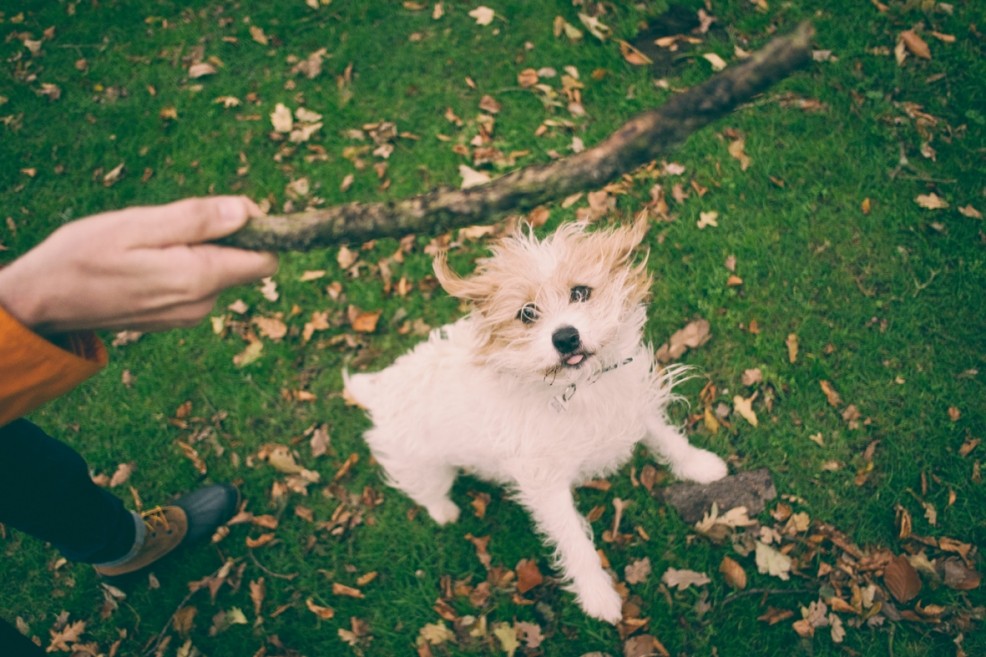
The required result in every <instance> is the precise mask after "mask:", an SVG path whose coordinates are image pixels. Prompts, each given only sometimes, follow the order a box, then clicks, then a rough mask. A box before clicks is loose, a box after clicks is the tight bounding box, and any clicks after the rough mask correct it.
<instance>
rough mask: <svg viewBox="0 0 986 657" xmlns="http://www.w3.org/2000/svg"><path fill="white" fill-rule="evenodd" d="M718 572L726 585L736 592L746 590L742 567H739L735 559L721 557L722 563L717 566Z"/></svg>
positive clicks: (744, 572) (744, 573) (744, 574)
mask: <svg viewBox="0 0 986 657" xmlns="http://www.w3.org/2000/svg"><path fill="white" fill-rule="evenodd" d="M719 572H720V573H721V574H722V577H723V579H725V580H726V584H729V586H731V587H733V588H734V589H736V590H737V591H742V590H743V589H745V588H746V571H745V570H743V566H741V565H739V563H737V562H736V560H735V559H732V558H730V557H728V556H727V557H723V558H722V562H721V563H720V564H719Z"/></svg>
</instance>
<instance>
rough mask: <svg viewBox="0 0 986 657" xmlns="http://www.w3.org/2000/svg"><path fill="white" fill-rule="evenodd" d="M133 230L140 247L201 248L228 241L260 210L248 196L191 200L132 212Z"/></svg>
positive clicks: (132, 210)
mask: <svg viewBox="0 0 986 657" xmlns="http://www.w3.org/2000/svg"><path fill="white" fill-rule="evenodd" d="M138 211H139V213H138V214H137V215H136V216H135V217H134V218H133V219H134V221H133V223H132V224H131V226H132V227H133V228H134V229H136V232H137V236H136V238H135V241H136V242H137V245H138V246H145V247H166V246H175V245H179V244H200V243H202V242H209V241H212V240H215V239H218V238H220V237H225V236H226V235H229V234H230V233H234V232H236V231H237V230H239V229H240V228H242V227H243V226H244V225H245V224H246V222H247V221H248V220H249V219H250V217H252V216H259V215H261V214H262V213H261V211H260V208H258V207H257V205H256V204H255V203H254V202H253V201H251V200H250V199H248V198H246V197H245V196H210V197H204V198H189V199H184V200H182V201H176V202H174V203H168V204H167V205H156V206H152V207H146V208H133V209H131V210H124V212H138Z"/></svg>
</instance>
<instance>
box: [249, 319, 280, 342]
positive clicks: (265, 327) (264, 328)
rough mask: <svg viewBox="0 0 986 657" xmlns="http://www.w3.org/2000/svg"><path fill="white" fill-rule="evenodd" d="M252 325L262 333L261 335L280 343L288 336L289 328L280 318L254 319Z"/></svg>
mask: <svg viewBox="0 0 986 657" xmlns="http://www.w3.org/2000/svg"><path fill="white" fill-rule="evenodd" d="M252 323H253V324H254V325H255V326H256V327H257V330H259V331H260V335H262V336H264V337H265V338H268V339H270V340H273V341H274V342H278V341H280V340H282V339H283V338H284V336H285V335H287V334H288V327H287V324H285V323H284V321H283V320H282V319H281V318H280V317H278V316H274V317H254V318H253V321H252Z"/></svg>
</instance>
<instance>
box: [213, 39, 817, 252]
mask: <svg viewBox="0 0 986 657" xmlns="http://www.w3.org/2000/svg"><path fill="white" fill-rule="evenodd" d="M813 33H814V31H813V29H812V27H811V25H810V24H808V23H802V24H801V25H799V26H798V27H797V29H795V30H794V32H792V33H791V34H789V35H787V36H782V37H777V38H775V39H773V40H772V41H770V42H769V43H768V44H767V45H766V46H764V47H763V48H762V49H760V50H758V51H757V52H755V53H753V55H752V56H750V57H749V58H748V59H746V60H744V61H742V62H741V63H739V64H737V65H735V66H732V67H730V68H727V69H726V70H724V71H722V72H720V73H717V74H716V75H713V76H712V77H711V78H709V79H708V80H706V81H705V82H703V83H702V84H700V85H698V86H696V87H693V88H692V89H689V90H688V91H685V92H684V93H681V94H679V95H677V96H674V97H673V98H671V99H670V100H669V101H668V102H667V103H665V104H664V105H662V106H661V107H658V108H656V109H652V110H648V111H646V112H644V113H642V114H639V115H637V116H635V117H634V118H632V119H630V120H629V121H627V122H626V123H625V124H624V125H623V126H621V127H620V128H619V129H618V130H616V132H614V133H613V134H611V135H610V136H609V137H607V138H606V139H605V140H603V141H602V142H601V143H599V144H598V145H596V146H595V147H593V148H590V149H587V150H585V151H583V152H581V153H578V154H576V155H572V156H570V157H566V158H563V159H560V160H556V161H553V162H550V163H547V164H542V165H536V166H529V167H524V168H521V169H518V170H516V171H513V172H511V173H508V174H506V175H504V176H501V177H499V178H497V179H495V180H492V181H490V182H488V183H486V184H483V185H479V186H476V187H471V188H469V189H436V190H434V191H431V192H428V193H425V194H421V195H418V196H413V197H410V198H407V199H404V200H399V201H388V202H382V203H358V202H357V203H346V204H343V205H337V206H333V207H330V208H320V209H317V210H308V211H305V212H298V213H292V214H285V215H267V216H264V217H258V218H255V219H251V220H250V222H249V223H248V224H247V225H246V226H244V227H243V228H242V229H241V230H239V231H238V232H236V233H234V234H232V235H230V236H228V237H226V238H224V239H222V240H220V243H222V244H226V245H229V246H238V247H241V248H247V249H256V250H267V251H291V250H300V251H304V250H309V249H315V248H321V247H326V246H333V245H337V244H340V243H345V242H354V243H361V242H364V241H366V240H370V239H375V238H380V237H400V236H403V235H407V234H409V233H430V234H439V233H442V232H445V231H448V230H450V229H452V228H459V227H463V226H469V225H473V224H481V223H491V222H492V221H494V220H496V219H497V218H499V217H501V216H502V215H504V214H506V213H509V212H526V211H529V210H531V209H533V208H535V207H537V206H539V205H543V204H545V203H549V202H551V201H556V200H559V199H562V198H564V197H566V196H569V195H570V194H573V193H575V192H580V191H586V190H591V189H596V188H598V187H601V186H603V185H605V184H607V183H609V182H610V181H612V180H615V179H616V178H618V177H620V176H622V175H623V174H625V173H628V172H630V171H633V170H634V169H636V168H637V167H639V166H641V165H643V164H646V163H647V162H650V161H652V160H654V159H656V158H658V157H660V156H662V155H664V154H666V153H667V152H668V151H670V150H672V149H673V148H674V147H676V146H678V145H679V144H681V143H682V142H684V141H685V139H687V138H688V136H689V135H691V134H692V133H694V132H695V131H697V130H699V129H700V128H702V127H704V126H706V125H708V124H709V123H711V122H713V121H715V120H716V119H719V118H721V117H723V116H725V115H726V114H728V113H729V112H731V111H732V110H733V109H735V108H736V107H737V106H739V105H741V104H743V103H745V102H747V101H749V100H750V99H751V98H753V97H754V96H755V95H757V94H758V93H760V92H762V91H764V90H765V89H767V88H768V87H770V86H771V85H773V84H774V83H776V82H778V81H779V80H782V79H783V78H785V77H787V76H788V75H790V74H791V73H792V72H793V71H795V70H797V69H798V68H800V67H801V66H803V65H804V64H806V63H807V62H809V61H810V60H811V46H810V41H811V37H812V35H813Z"/></svg>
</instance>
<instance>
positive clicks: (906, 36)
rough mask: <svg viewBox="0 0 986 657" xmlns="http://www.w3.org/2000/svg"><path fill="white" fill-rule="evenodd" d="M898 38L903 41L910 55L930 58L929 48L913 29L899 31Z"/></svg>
mask: <svg viewBox="0 0 986 657" xmlns="http://www.w3.org/2000/svg"><path fill="white" fill-rule="evenodd" d="M900 40H901V41H903V42H904V47H906V48H907V49H908V50H909V51H910V52H911V54H912V55H914V56H915V57H920V58H921V59H931V49H930V48H928V44H927V43H926V42H925V40H924V39H922V38H921V37H919V36H918V35H917V33H916V32H915V31H914V30H905V31H903V32H901V33H900Z"/></svg>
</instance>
